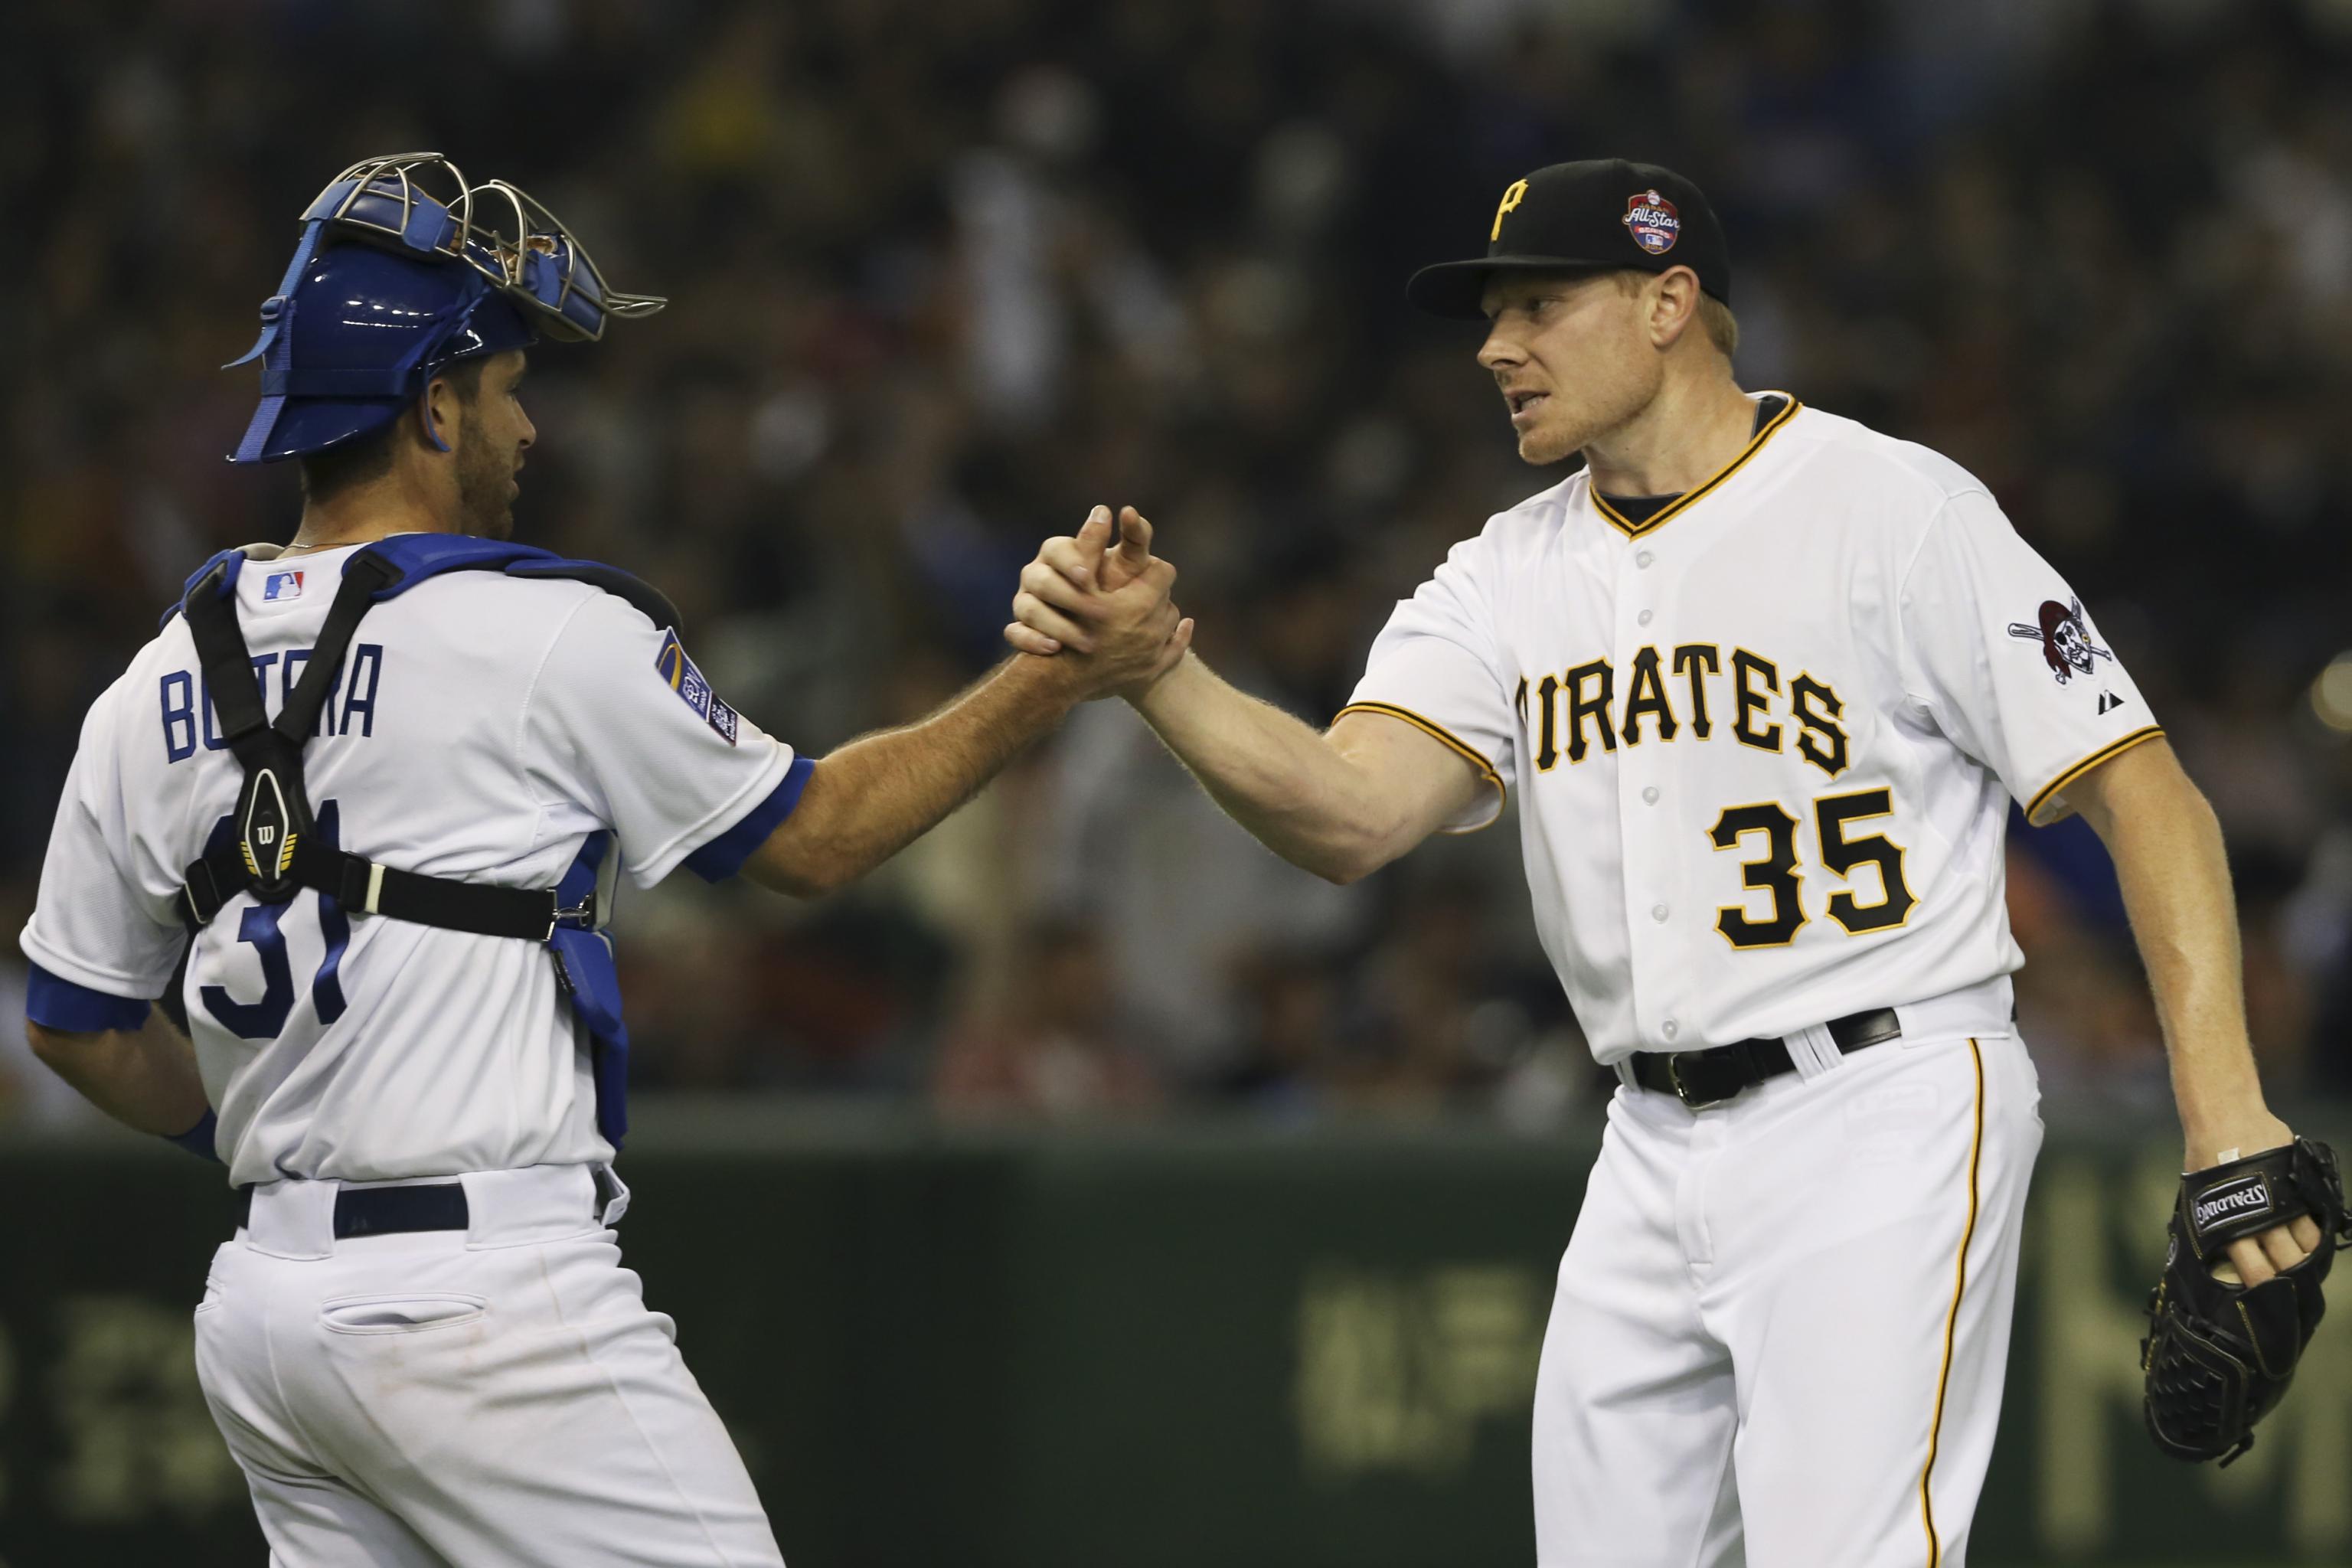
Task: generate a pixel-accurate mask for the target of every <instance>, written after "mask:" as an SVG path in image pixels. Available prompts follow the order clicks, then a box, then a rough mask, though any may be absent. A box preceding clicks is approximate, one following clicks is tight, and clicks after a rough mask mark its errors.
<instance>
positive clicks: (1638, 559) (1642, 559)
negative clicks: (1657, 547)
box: [1633, 550, 1657, 568]
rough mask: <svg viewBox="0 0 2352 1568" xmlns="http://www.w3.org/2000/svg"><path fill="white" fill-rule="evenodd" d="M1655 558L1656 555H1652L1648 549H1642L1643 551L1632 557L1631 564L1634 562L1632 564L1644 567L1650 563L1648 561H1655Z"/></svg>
mask: <svg viewBox="0 0 2352 1568" xmlns="http://www.w3.org/2000/svg"><path fill="white" fill-rule="evenodd" d="M1656 559H1657V557H1656V556H1654V555H1653V554H1651V553H1650V552H1648V551H1646V550H1644V551H1643V552H1642V553H1640V554H1639V555H1636V556H1635V557H1633V564H1634V565H1636V566H1641V567H1645V568H1646V567H1647V566H1648V565H1649V564H1650V563H1651V562H1653V561H1655V560H1656Z"/></svg>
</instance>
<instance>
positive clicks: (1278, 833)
mask: <svg viewBox="0 0 2352 1568" xmlns="http://www.w3.org/2000/svg"><path fill="white" fill-rule="evenodd" d="M1136 710H1137V711H1139V713H1141V714H1142V715H1143V718H1144V721H1145V722H1147V723H1149V724H1150V726H1151V728H1152V730H1153V731H1155V732H1157V733H1158V734H1159V736H1160V739H1161V740H1162V741H1163V742H1167V745H1168V749H1169V750H1170V751H1171V752H1175V753H1176V755H1177V757H1178V759H1179V760H1181V762H1182V763H1183V764H1184V765H1185V766H1186V767H1187V768H1189V769H1191V770H1192V776H1193V777H1195V778H1197V779H1199V780H1200V781H1201V786H1202V788H1203V789H1205V790H1207V791H1208V792H1209V796H1210V798H1211V799H1213V800H1214V801H1215V802H1216V803H1217V804H1218V805H1220V806H1222V807H1223V809H1224V811H1225V814H1226V815H1227V816H1231V817H1232V818H1233V819H1234V821H1235V822H1238V823H1240V824H1241V825H1242V826H1244V827H1245V828H1247V829H1248V830H1249V832H1250V833H1251V834H1252V835H1253V836H1254V837H1256V838H1257V840H1258V841H1259V842H1260V843H1262V844H1264V845H1265V847H1267V848H1269V849H1271V850H1273V851H1274V852H1275V853H1276V854H1277V855H1279V856H1281V857H1282V858H1284V859H1286V860H1287V861H1289V862H1290V863H1291V864H1292V865H1294V866H1297V867H1300V868H1303V869H1306V870H1308V871H1312V872H1314V873H1315V874H1316V875H1317V876H1318V877H1324V878H1328V879H1330V880H1332V881H1335V882H1348V881H1353V880H1354V879H1357V878H1359V877H1361V876H1364V875H1366V874H1367V873H1369V872H1371V871H1374V870H1377V869H1378V868H1380V867H1381V866H1383V865H1386V864H1387V863H1388V862H1389V861H1390V860H1392V859H1394V858H1396V857H1397V856H1398V855H1401V854H1402V853H1403V852H1404V851H1405V850H1406V849H1409V848H1411V847H1412V845H1413V844H1414V843H1416V842H1418V841H1419V839H1418V836H1417V835H1412V834H1411V833H1410V831H1409V828H1408V826H1407V825H1406V824H1405V823H1403V822H1402V820H1401V814H1400V813H1399V812H1398V810H1397V808H1396V806H1395V805H1393V804H1391V802H1389V801H1387V800H1385V799H1384V798H1383V796H1382V794H1381V791H1379V790H1378V789H1377V788H1376V787H1375V786H1374V784H1373V783H1372V781H1371V780H1370V779H1369V778H1368V777H1367V776H1366V774H1365V772H1364V770H1363V769H1361V768H1360V767H1359V766H1358V765H1357V764H1356V763H1354V762H1352V761H1351V760H1349V758H1348V757H1347V756H1346V755H1344V754H1343V753H1341V752H1339V750H1338V749H1337V748H1336V747H1334V746H1333V745H1332V744H1331V742H1330V741H1329V739H1328V737H1326V736H1325V735H1323V734H1322V733H1321V732H1319V731H1317V730H1315V729H1314V728H1312V727H1311V726H1309V725H1307V724H1306V723H1303V722H1301V721H1299V720H1298V719H1297V718H1295V717H1293V716H1292V715H1290V714H1288V713H1286V712H1284V711H1283V710H1281V709H1279V708H1276V707H1275V706H1274V705H1273V704H1272V703H1269V702H1264V701H1261V700H1258V699H1257V698H1255V697H1252V696H1250V695H1249V694H1248V693H1246V692H1244V691H1242V690H1240V689H1237V688H1235V687H1234V686H1231V685H1229V684H1227V683H1226V682H1225V681H1224V680H1223V679H1220V678H1219V677H1218V676H1217V674H1216V673H1215V672H1214V671H1213V670H1212V669H1210V668H1209V667H1208V666H1207V665H1205V664H1203V663H1202V661H1201V660H1200V659H1199V658H1197V657H1192V656H1187V657H1186V658H1184V659H1183V661H1182V662H1181V663H1180V664H1178V665H1177V666H1176V668H1174V669H1172V670H1171V671H1169V673H1168V674H1167V675H1166V676H1165V677H1164V678H1162V679H1160V682H1159V684H1157V685H1156V686H1154V687H1153V688H1152V689H1150V692H1148V693H1147V694H1145V696H1144V697H1143V698H1142V699H1140V700H1139V701H1138V702H1137V703H1136Z"/></svg>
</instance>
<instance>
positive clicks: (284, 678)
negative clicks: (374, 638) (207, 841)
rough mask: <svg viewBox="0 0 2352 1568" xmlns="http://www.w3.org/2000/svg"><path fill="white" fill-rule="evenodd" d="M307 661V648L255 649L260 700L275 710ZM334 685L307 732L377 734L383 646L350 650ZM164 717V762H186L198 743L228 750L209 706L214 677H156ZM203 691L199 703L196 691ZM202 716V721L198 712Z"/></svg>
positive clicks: (174, 673)
mask: <svg viewBox="0 0 2352 1568" xmlns="http://www.w3.org/2000/svg"><path fill="white" fill-rule="evenodd" d="M309 663H310V649H309V648H306V647H297V648H289V649H287V650H286V652H285V654H284V655H282V656H280V655H278V654H274V653H257V654H255V655H254V656H253V679H254V680H255V681H256V682H257V684H258V685H259V686H260V688H261V696H262V702H263V705H264V706H265V707H267V708H268V710H269V711H270V712H271V713H273V714H275V713H277V712H278V710H280V709H282V708H284V707H285V706H286V700H287V698H289V696H291V695H292V694H293V691H294V688H295V686H296V685H297V684H298V683H299V681H300V680H301V679H302V667H303V666H305V665H307V664H309ZM344 666H345V668H343V669H341V671H339V672H338V673H337V675H336V678H335V684H334V686H333V687H332V688H331V689H330V690H329V691H328V693H327V700H326V702H325V703H324V704H323V705H322V706H321V707H320V710H319V717H318V720H317V721H316V722H314V723H313V724H312V725H311V726H310V733H312V734H313V735H318V736H322V737H323V736H330V735H357V736H359V737H360V738H361V739H362V740H373V738H374V736H375V707H376V694H377V690H378V689H379V688H380V687H381V686H382V684H383V644H382V643H372V642H363V643H360V644H358V645H357V646H355V647H353V648H352V656H351V658H348V659H346V660H345V661H344ZM273 669H275V670H276V671H277V674H278V698H277V700H276V701H274V702H273V701H271V700H270V698H269V678H270V672H271V671H272V670H273ZM159 684H160V686H161V688H162V691H161V697H162V705H163V759H164V761H165V762H166V763H184V762H186V761H187V760H188V759H189V758H190V757H193V756H194V755H195V754H196V747H197V745H198V744H199V742H201V743H202V745H203V746H204V749H205V751H207V752H219V751H226V749H227V747H228V742H227V740H226V738H224V737H223V736H222V734H221V732H220V719H219V716H218V714H217V713H216V712H215V710H214V708H213V691H212V682H210V681H209V680H205V679H203V678H202V676H201V675H199V674H197V673H194V672H192V671H189V670H185V669H174V670H171V671H169V672H167V673H166V674H165V675H164V676H163V679H162V680H161V681H160V682H159ZM199 693H201V694H202V700H201V702H199V700H198V695H199ZM199 713H201V714H202V715H203V717H202V721H201V723H200V722H199V721H198V714H199Z"/></svg>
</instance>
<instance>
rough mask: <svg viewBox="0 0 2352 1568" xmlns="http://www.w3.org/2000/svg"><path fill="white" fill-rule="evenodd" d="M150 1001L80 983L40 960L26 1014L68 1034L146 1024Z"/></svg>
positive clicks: (27, 992) (29, 989)
mask: <svg viewBox="0 0 2352 1568" xmlns="http://www.w3.org/2000/svg"><path fill="white" fill-rule="evenodd" d="M25 1016H26V1017H27V1018H30V1019H31V1020H32V1021H33V1022H34V1023H36V1024H38V1025H39V1026H41V1027H43V1028H44V1029H62V1030H64V1031H65V1032H66V1033H67V1034H69V1035H95V1034H98V1033H100V1032H101V1031H103V1030H107V1029H121V1030H124V1031H129V1030H131V1029H137V1028H141V1027H143V1026H145V1025H146V1022H147V1004H146V1003H145V1002H144V1001H142V1000H140V999H139V998H138V997H135V996H114V995H110V994H107V993H106V992H103V991H92V990H91V989H90V988H89V986H87V985H77V984H74V983H73V982H72V981H70V980H68V979H65V978H63V977H62V976H60V975H56V974H52V973H49V972H48V971H47V970H46V969H43V968H42V967H41V966H40V965H39V964H35V965H33V973H32V978H31V979H29V980H27V981H26V984H25Z"/></svg>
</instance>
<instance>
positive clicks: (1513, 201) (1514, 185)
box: [1486, 180, 1528, 244]
mask: <svg viewBox="0 0 2352 1568" xmlns="http://www.w3.org/2000/svg"><path fill="white" fill-rule="evenodd" d="M1527 195H1528V183H1527V182H1526V181H1525V180H1513V181H1512V182H1511V188H1510V189H1509V190H1507V191H1505V192H1504V193H1503V203H1502V205H1500V206H1498V207H1496V209H1495V231H1494V232H1493V233H1492V234H1489V235H1488V236H1487V237H1486V239H1487V242H1488V243H1489V244H1491V243H1493V242H1494V241H1496V240H1498V239H1500V238H1502V237H1503V219H1504V217H1505V216H1507V215H1508V214H1510V213H1511V212H1513V211H1514V210H1516V209H1517V206H1518V205H1519V204H1520V203H1521V202H1523V201H1525V200H1527Z"/></svg>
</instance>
